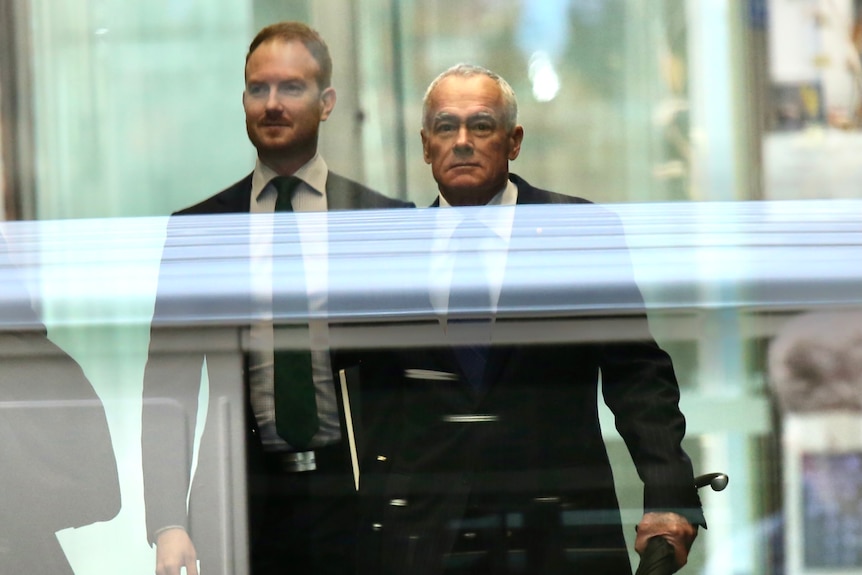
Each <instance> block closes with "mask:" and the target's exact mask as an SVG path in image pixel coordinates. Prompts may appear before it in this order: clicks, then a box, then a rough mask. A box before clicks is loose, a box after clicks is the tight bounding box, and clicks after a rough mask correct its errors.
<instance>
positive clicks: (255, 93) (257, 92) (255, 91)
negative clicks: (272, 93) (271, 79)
mask: <svg viewBox="0 0 862 575" xmlns="http://www.w3.org/2000/svg"><path fill="white" fill-rule="evenodd" d="M246 91H247V92H248V95H249V96H252V97H254V98H261V97H264V96H266V95H267V94H268V93H269V89H268V88H267V87H266V86H264V85H262V84H252V85H251V86H249V87H248V88H246Z"/></svg>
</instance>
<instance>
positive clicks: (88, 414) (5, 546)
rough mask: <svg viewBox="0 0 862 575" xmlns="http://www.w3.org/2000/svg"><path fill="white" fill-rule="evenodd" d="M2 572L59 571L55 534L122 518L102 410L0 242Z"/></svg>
mask: <svg viewBox="0 0 862 575" xmlns="http://www.w3.org/2000/svg"><path fill="white" fill-rule="evenodd" d="M0 275H2V293H0V325H2V326H3V329H2V330H0V346H2V354H0V460H2V465H0V490H2V492H3V495H2V497H0V571H2V572H4V573H6V572H9V573H14V572H19V573H20V572H32V573H48V572H50V573H64V572H66V571H68V572H69V573H71V569H69V566H68V563H67V562H66V559H65V556H64V554H63V551H62V549H61V548H60V545H59V543H58V542H57V540H56V538H55V536H54V533H55V532H56V531H59V530H61V529H66V528H69V527H81V526H84V525H88V524H90V523H94V522H96V521H107V520H109V519H111V518H112V517H114V516H115V515H116V514H117V512H118V511H119V510H120V485H119V479H118V476H117V462H116V459H115V457H114V449H113V445H112V444H111V436H110V432H109V430H108V422H107V419H106V417H105V411H104V407H103V406H102V402H101V401H100V400H99V398H98V396H97V395H96V392H95V391H94V390H93V387H92V386H91V385H90V382H89V381H87V378H86V377H85V375H84V372H83V371H82V370H81V368H80V367H79V366H78V364H77V363H75V361H74V360H73V359H72V358H70V357H69V356H68V355H66V354H65V353H64V352H63V351H62V350H61V349H60V348H58V347H57V346H56V345H54V344H53V343H52V342H51V341H50V340H49V339H48V337H47V334H46V332H45V328H44V326H43V325H42V323H41V322H40V321H39V319H38V317H37V315H36V313H34V311H33V309H32V308H31V307H30V299H29V294H28V293H27V290H26V287H25V285H24V283H23V282H20V283H19V278H17V277H16V276H17V273H16V272H15V269H14V267H13V266H12V264H11V263H10V261H9V259H8V257H7V253H6V244H5V242H4V241H3V240H2V238H0Z"/></svg>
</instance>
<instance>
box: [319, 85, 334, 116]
mask: <svg viewBox="0 0 862 575" xmlns="http://www.w3.org/2000/svg"><path fill="white" fill-rule="evenodd" d="M335 100H336V97H335V88H333V87H332V86H330V87H329V88H327V89H325V90H324V91H323V92H321V93H320V104H321V108H320V121H321V122H324V121H326V119H327V118H328V117H329V114H331V113H332V110H333V109H334V108H335Z"/></svg>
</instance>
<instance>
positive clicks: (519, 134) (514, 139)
mask: <svg viewBox="0 0 862 575" xmlns="http://www.w3.org/2000/svg"><path fill="white" fill-rule="evenodd" d="M523 140H524V127H523V126H521V125H520V124H519V125H517V126H515V127H514V128H513V129H512V133H511V134H509V159H510V160H514V159H515V158H517V157H518V155H519V154H520V153H521V142H522V141H523Z"/></svg>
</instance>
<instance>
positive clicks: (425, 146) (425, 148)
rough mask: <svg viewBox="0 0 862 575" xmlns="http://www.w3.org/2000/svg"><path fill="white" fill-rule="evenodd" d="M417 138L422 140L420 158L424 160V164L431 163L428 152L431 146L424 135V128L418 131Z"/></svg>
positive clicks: (429, 152)
mask: <svg viewBox="0 0 862 575" xmlns="http://www.w3.org/2000/svg"><path fill="white" fill-rule="evenodd" d="M419 136H421V138H422V157H423V158H425V163H426V164H430V163H431V151H430V150H429V147H430V146H431V144H430V142H429V141H428V136H426V135H425V129H424V128H423V129H421V130H419Z"/></svg>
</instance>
